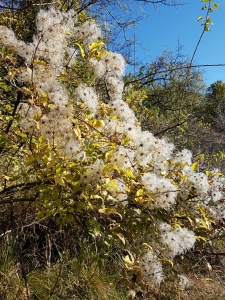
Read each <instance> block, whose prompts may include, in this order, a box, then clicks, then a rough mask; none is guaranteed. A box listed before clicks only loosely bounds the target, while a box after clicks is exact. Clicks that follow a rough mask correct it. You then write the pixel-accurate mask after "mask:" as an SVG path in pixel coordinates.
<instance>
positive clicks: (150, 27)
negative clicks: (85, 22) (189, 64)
mask: <svg viewBox="0 0 225 300" xmlns="http://www.w3.org/2000/svg"><path fill="white" fill-rule="evenodd" d="M214 2H215V3H217V4H219V10H214V12H213V13H211V14H210V17H211V20H212V21H213V23H214V26H210V29H211V31H210V32H206V33H204V35H203V38H202V40H201V43H200V45H199V48H198V51H197V53H196V56H195V59H194V63H195V64H219V63H224V64H225V1H224V0H215V1H214ZM186 3H187V4H185V5H183V6H177V7H168V6H164V5H161V6H158V8H154V6H152V5H149V4H148V5H144V6H143V8H144V10H145V12H146V14H148V15H149V16H148V17H147V18H146V19H144V20H142V21H140V23H139V24H138V25H137V26H136V27H134V28H131V29H130V34H129V35H130V37H132V36H134V34H135V35H136V40H137V44H136V57H137V60H139V61H142V62H143V63H146V62H150V61H151V60H153V59H154V58H155V57H157V56H158V55H160V54H161V53H162V52H163V50H164V49H165V48H167V49H168V50H172V51H175V49H176V47H177V45H178V40H179V43H180V44H181V45H183V49H182V52H183V54H184V55H189V56H190V57H192V54H193V52H194V49H195V47H196V45H197V42H198V40H199V37H200V35H201V33H202V30H203V26H201V23H202V22H201V21H200V22H198V20H197V19H198V17H199V16H201V15H202V16H205V14H206V11H203V10H201V8H202V7H203V5H204V4H207V3H202V2H201V0H189V1H188V0H187V2H186ZM135 11H136V12H138V8H135ZM138 44H141V45H142V47H141V46H140V45H138ZM143 48H145V49H143ZM128 69H129V68H128ZM204 70H205V75H204V79H205V82H206V84H207V86H209V85H210V84H211V83H213V82H215V81H216V80H220V79H221V80H223V81H224V82H225V67H207V68H204Z"/></svg>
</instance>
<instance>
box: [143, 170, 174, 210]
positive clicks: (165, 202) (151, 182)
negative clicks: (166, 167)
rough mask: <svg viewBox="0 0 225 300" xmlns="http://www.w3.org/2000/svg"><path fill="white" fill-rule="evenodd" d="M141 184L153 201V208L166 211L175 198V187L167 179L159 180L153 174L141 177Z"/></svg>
mask: <svg viewBox="0 0 225 300" xmlns="http://www.w3.org/2000/svg"><path fill="white" fill-rule="evenodd" d="M142 183H143V185H144V186H145V188H146V190H147V191H149V193H150V196H151V197H152V199H153V201H154V205H153V207H156V208H158V207H162V208H165V209H168V208H170V207H171V205H173V204H174V203H175V201H176V198H177V187H176V186H175V185H173V184H172V183H171V182H170V180H169V179H167V178H164V177H162V178H160V177H158V176H157V175H156V174H154V173H145V174H144V175H143V176H142Z"/></svg>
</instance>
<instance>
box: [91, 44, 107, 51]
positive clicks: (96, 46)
mask: <svg viewBox="0 0 225 300" xmlns="http://www.w3.org/2000/svg"><path fill="white" fill-rule="evenodd" d="M103 45H105V43H103V42H98V43H95V42H93V43H92V44H91V45H90V46H89V50H90V51H92V50H93V49H96V48H100V47H102V46H103Z"/></svg>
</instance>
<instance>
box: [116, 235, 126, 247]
mask: <svg viewBox="0 0 225 300" xmlns="http://www.w3.org/2000/svg"><path fill="white" fill-rule="evenodd" d="M116 235H117V236H118V238H119V239H120V240H121V241H122V242H123V244H124V245H125V243H126V241H125V238H124V236H123V235H122V233H116Z"/></svg>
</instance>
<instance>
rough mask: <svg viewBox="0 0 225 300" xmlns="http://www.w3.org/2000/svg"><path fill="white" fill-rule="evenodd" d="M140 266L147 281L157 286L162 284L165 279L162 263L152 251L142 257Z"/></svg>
mask: <svg viewBox="0 0 225 300" xmlns="http://www.w3.org/2000/svg"><path fill="white" fill-rule="evenodd" d="M139 268H140V270H141V273H142V276H143V279H144V280H145V281H150V282H151V283H152V284H153V285H155V286H159V285H160V283H161V281H162V280H163V271H162V264H161V262H160V261H159V260H158V258H157V256H156V255H154V253H153V252H152V251H149V252H147V253H145V254H144V255H143V256H142V257H141V259H140V261H139Z"/></svg>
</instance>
